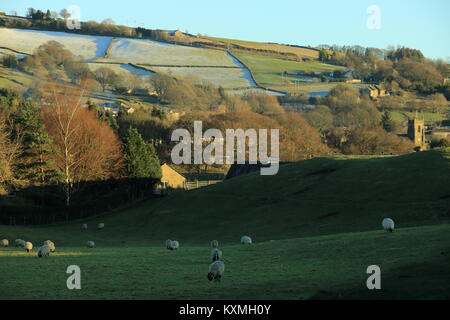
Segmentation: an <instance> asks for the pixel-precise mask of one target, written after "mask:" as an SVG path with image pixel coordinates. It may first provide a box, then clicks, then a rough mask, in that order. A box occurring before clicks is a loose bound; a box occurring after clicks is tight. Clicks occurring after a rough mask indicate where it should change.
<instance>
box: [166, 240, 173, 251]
mask: <svg viewBox="0 0 450 320" xmlns="http://www.w3.org/2000/svg"><path fill="white" fill-rule="evenodd" d="M166 249H167V250H172V240H170V239H168V240H166Z"/></svg>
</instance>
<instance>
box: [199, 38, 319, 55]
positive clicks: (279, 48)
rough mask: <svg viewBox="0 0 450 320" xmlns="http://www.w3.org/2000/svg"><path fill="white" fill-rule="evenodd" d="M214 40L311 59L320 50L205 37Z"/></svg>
mask: <svg viewBox="0 0 450 320" xmlns="http://www.w3.org/2000/svg"><path fill="white" fill-rule="evenodd" d="M203 38H204V39H208V40H210V41H213V42H218V43H223V44H236V45H239V46H243V47H247V48H249V49H259V50H272V51H278V52H289V53H293V54H295V55H297V56H298V57H307V58H311V59H318V58H319V52H318V51H316V50H312V49H308V48H299V47H291V46H287V45H284V44H277V43H263V42H254V41H245V40H234V39H225V38H215V37H203Z"/></svg>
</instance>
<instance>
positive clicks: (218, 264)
mask: <svg viewBox="0 0 450 320" xmlns="http://www.w3.org/2000/svg"><path fill="white" fill-rule="evenodd" d="M224 272H225V264H224V263H223V262H222V261H214V262H213V263H211V264H210V265H209V270H208V280H209V281H213V280H214V281H220V279H221V278H222V276H223V273H224Z"/></svg>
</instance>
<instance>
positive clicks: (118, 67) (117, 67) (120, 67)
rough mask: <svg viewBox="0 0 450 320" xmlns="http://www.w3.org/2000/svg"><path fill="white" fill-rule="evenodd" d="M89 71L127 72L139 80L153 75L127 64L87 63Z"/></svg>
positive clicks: (150, 72)
mask: <svg viewBox="0 0 450 320" xmlns="http://www.w3.org/2000/svg"><path fill="white" fill-rule="evenodd" d="M88 66H89V69H91V70H92V71H95V70H97V69H98V68H100V67H107V68H110V69H112V70H113V71H114V72H116V73H121V72H128V73H131V74H132V75H134V76H136V77H140V78H145V77H148V76H151V75H152V74H154V72H152V71H148V70H143V69H139V68H135V67H133V66H130V65H129V64H113V63H88Z"/></svg>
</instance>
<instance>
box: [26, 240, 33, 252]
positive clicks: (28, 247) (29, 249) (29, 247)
mask: <svg viewBox="0 0 450 320" xmlns="http://www.w3.org/2000/svg"><path fill="white" fill-rule="evenodd" d="M24 248H25V250H26V251H27V252H30V251H31V250H33V244H32V243H31V242H29V241H27V242H25V247H24Z"/></svg>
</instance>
